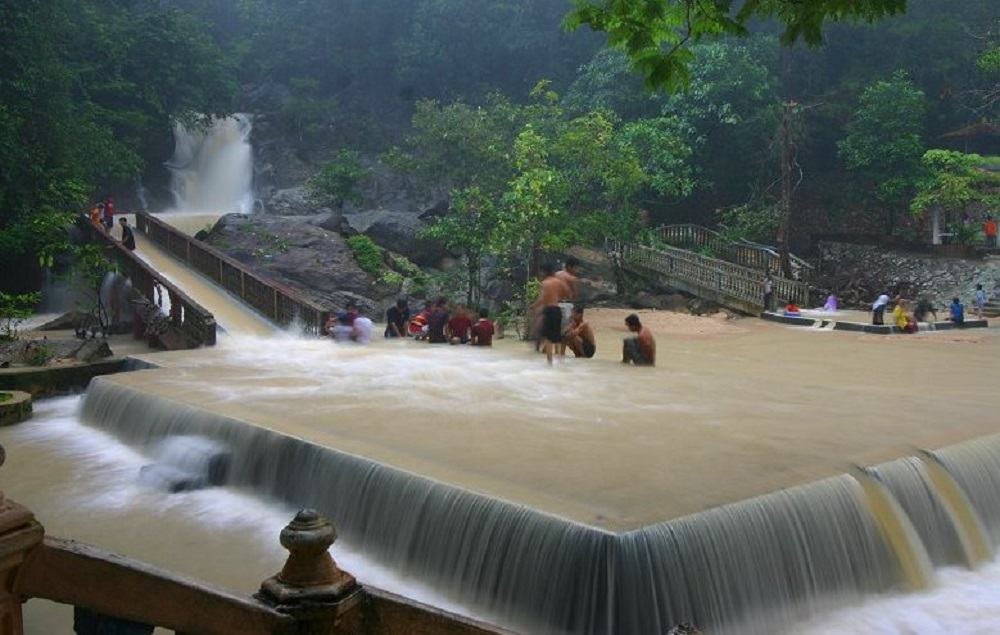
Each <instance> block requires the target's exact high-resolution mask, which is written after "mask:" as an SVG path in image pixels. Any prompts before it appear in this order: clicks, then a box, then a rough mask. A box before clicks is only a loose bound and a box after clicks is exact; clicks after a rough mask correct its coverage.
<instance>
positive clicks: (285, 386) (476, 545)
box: [83, 336, 1000, 633]
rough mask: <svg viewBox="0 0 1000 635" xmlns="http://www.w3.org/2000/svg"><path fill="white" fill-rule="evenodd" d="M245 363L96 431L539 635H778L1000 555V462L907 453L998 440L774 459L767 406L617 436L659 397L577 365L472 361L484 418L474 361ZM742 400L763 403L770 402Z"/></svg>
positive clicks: (178, 358)
mask: <svg viewBox="0 0 1000 635" xmlns="http://www.w3.org/2000/svg"><path fill="white" fill-rule="evenodd" d="M806 337H808V336H806ZM246 344H247V345H246V346H245V347H243V348H242V350H238V351H234V350H232V349H230V350H228V351H227V350H225V349H223V350H220V351H212V352H206V353H203V354H202V355H201V356H200V357H197V358H193V357H186V356H184V355H183V354H173V353H169V354H164V355H160V356H157V363H160V364H162V365H163V366H164V367H162V368H159V369H148V370H141V371H137V372H132V373H127V374H122V375H116V376H111V377H101V378H97V379H95V380H94V382H93V383H92V385H91V387H90V389H89V391H88V393H87V395H86V397H85V402H84V407H83V418H84V420H85V421H86V422H87V423H88V424H90V425H93V426H95V427H98V428H101V429H103V430H106V431H108V432H110V433H112V434H114V435H115V436H116V437H118V438H119V439H121V440H122V441H124V442H126V443H128V444H130V445H133V446H137V447H147V448H148V447H153V446H155V444H157V443H158V442H160V441H161V440H162V439H163V438H164V437H171V436H201V437H205V438H208V439H210V440H211V441H212V442H214V443H217V444H220V445H222V446H225V447H226V448H228V449H229V451H230V452H231V459H230V465H229V470H228V479H229V480H228V482H229V483H230V484H233V485H236V486H243V487H247V488H250V489H252V490H254V491H256V492H259V493H261V494H265V495H268V496H273V497H276V498H279V499H282V500H285V501H288V502H289V503H292V504H294V505H297V506H309V507H315V508H317V509H319V510H320V511H321V512H322V513H324V514H325V515H327V516H329V517H330V518H331V519H332V520H333V521H334V522H335V524H336V526H337V527H338V529H339V530H340V531H341V533H342V535H343V539H344V540H345V542H346V543H348V544H350V545H351V546H352V547H354V548H356V549H358V550H360V551H362V552H364V553H366V554H369V555H370V556H371V557H372V558H373V559H375V560H377V561H379V562H382V563H384V564H385V565H387V566H389V567H391V568H393V569H394V570H396V571H398V572H399V573H400V574H401V575H402V576H407V577H410V576H412V577H413V578H414V579H417V580H420V581H422V582H426V583H427V584H429V585H431V586H432V587H433V588H435V589H437V590H440V591H441V592H443V593H445V594H446V595H448V596H450V597H452V598H454V599H455V600H457V601H459V602H462V603H464V604H466V605H468V606H470V607H472V608H473V610H475V611H476V612H477V613H478V614H479V615H481V616H482V617H483V618H485V619H487V620H489V621H494V622H496V623H500V624H505V625H509V626H511V627H513V628H515V629H517V630H521V631H524V632H543V633H545V632H547V633H565V632H573V633H626V632H627V633H632V632H635V633H639V632H643V633H644V632H665V631H666V630H668V629H669V628H670V627H671V626H673V625H675V624H679V623H693V624H697V625H698V626H701V627H702V628H705V629H708V630H709V631H711V632H738V633H758V632H759V633H763V632H771V631H772V629H774V628H780V627H781V626H782V625H787V624H789V623H791V622H793V621H794V620H795V619H796V618H797V617H799V616H801V615H803V614H808V613H810V612H811V611H812V610H814V609H818V608H822V607H826V606H830V605H835V604H838V603H850V602H853V601H856V600H857V599H859V598H860V597H861V596H863V595H865V594H868V593H873V592H879V591H885V590H890V589H894V588H919V586H920V582H919V580H920V579H921V576H923V577H927V576H932V575H933V571H929V570H928V567H929V566H931V565H933V566H938V565H944V564H952V563H965V564H968V565H974V564H975V563H976V562H977V561H978V560H977V559H981V558H982V556H981V555H977V554H982V553H983V552H984V551H985V550H987V548H986V547H985V546H984V545H983V544H982V543H983V541H984V540H986V539H985V538H983V536H984V535H987V536H989V541H990V545H989V546H990V547H992V545H994V544H996V542H997V541H998V539H1000V512H997V511H996V510H998V509H1000V504H998V501H997V500H996V494H995V492H996V491H1000V487H997V482H1000V441H996V440H984V441H968V442H967V443H965V444H963V445H959V446H955V448H949V449H947V450H943V451H937V452H935V453H934V454H933V456H934V457H935V459H934V461H935V462H934V464H933V467H932V468H929V467H926V465H925V464H924V463H920V461H925V460H927V459H925V458H905V457H912V456H914V452H913V451H912V450H911V449H909V448H908V447H907V446H902V447H901V446H900V445H899V443H898V438H899V436H900V435H901V434H906V433H908V432H912V433H914V434H911V435H910V437H909V438H911V439H912V440H913V441H914V442H916V443H919V444H920V445H922V446H924V447H941V446H942V445H949V444H952V443H954V442H956V441H960V440H962V439H969V438H972V437H976V436H979V435H982V434H987V433H989V432H990V431H995V430H993V429H992V427H991V425H990V424H983V425H980V426H971V427H966V428H963V429H962V430H960V431H956V430H952V431H951V432H950V434H948V435H941V434H937V435H936V436H935V435H927V434H924V435H923V436H921V435H920V434H916V432H918V431H919V430H920V428H919V427H918V426H917V425H914V426H913V427H910V428H906V429H905V430H904V429H903V427H901V426H900V425H899V422H898V421H894V420H893V419H891V418H889V419H885V420H879V419H876V418H869V419H867V420H863V421H859V422H858V426H859V427H858V428H857V430H853V429H849V427H848V424H847V423H842V424H840V425H839V426H830V425H824V426H809V422H801V423H802V425H803V426H805V427H807V428H808V434H809V435H813V436H815V437H822V438H820V439H819V440H818V441H817V440H816V439H813V443H814V444H815V445H810V442H804V441H800V442H798V443H789V444H787V446H786V447H785V448H784V451H783V449H782V448H781V447H779V446H777V445H774V446H771V445H769V444H767V443H765V445H764V446H759V445H758V444H759V443H760V441H761V440H762V439H767V438H770V439H775V438H781V437H782V435H784V434H787V430H788V428H787V423H788V422H787V421H785V420H784V419H782V418H781V417H780V416H777V417H776V416H774V414H773V413H771V414H769V415H768V416H766V417H763V418H760V419H757V418H754V416H753V414H752V413H751V412H749V411H748V412H747V413H746V415H745V416H744V417H742V419H741V418H740V417H738V416H736V415H734V414H732V413H730V412H728V410H729V409H734V410H737V411H738V410H739V409H740V408H745V407H746V406H745V405H743V402H742V401H741V399H742V397H741V396H740V390H741V389H740V388H739V387H738V386H733V387H732V388H731V389H730V390H729V391H728V392H727V393H726V394H725V395H720V396H719V398H718V399H717V404H716V405H717V406H718V407H720V408H722V409H723V410H724V412H721V413H720V412H713V413H710V414H709V413H706V412H699V411H698V410H697V409H695V408H694V407H693V406H684V404H673V405H672V406H671V408H672V409H671V410H669V411H665V410H663V409H658V408H656V407H655V404H654V403H653V402H652V401H651V402H649V403H645V404H642V403H640V404H633V405H634V406H635V409H634V410H633V412H634V413H635V414H634V416H633V417H632V418H631V420H615V419H614V412H615V410H616V408H620V406H621V403H620V402H619V401H615V395H616V394H621V393H627V391H628V390H629V388H628V386H629V384H630V383H634V382H636V381H652V382H655V381H656V377H655V376H653V375H649V376H648V377H647V376H644V375H639V376H636V375H628V374H623V373H622V374H618V375H615V374H611V373H608V372H607V370H608V369H604V368H600V367H596V368H595V367H583V366H571V365H567V367H566V368H565V369H563V374H562V375H559V374H557V373H551V372H547V371H545V370H544V369H539V370H537V371H536V370H535V369H536V368H537V360H527V361H526V360H525V359H522V358H519V357H517V356H513V359H511V356H501V355H496V356H493V355H492V353H491V352H483V353H484V356H483V357H482V359H478V358H477V359H476V360H475V361H474V362H466V363H472V364H473V365H474V367H475V368H476V371H477V373H478V375H480V376H481V381H482V384H481V385H480V384H476V385H475V386H473V387H472V390H474V391H475V394H476V398H475V399H471V400H469V401H463V400H456V399H455V395H454V394H453V393H452V392H450V391H449V389H448V387H449V386H453V385H455V382H459V381H465V382H469V381H474V379H473V378H472V377H470V376H469V374H468V371H467V369H463V368H462V367H461V366H460V365H459V364H458V362H457V361H456V360H458V359H459V358H458V357H457V356H458V355H467V354H468V353H461V352H456V351H454V350H449V349H447V348H446V349H435V350H432V351H424V350H422V351H421V352H420V353H412V352H409V349H405V348H402V347H400V348H392V347H389V346H386V347H384V348H375V349H371V350H362V349H336V350H331V349H322V350H321V352H320V353H318V354H317V355H319V354H322V355H323V356H324V357H323V359H324V360H326V361H325V362H324V363H323V365H322V372H321V373H319V374H318V375H317V373H315V372H310V371H311V370H315V369H316V368H317V367H320V366H321V363H320V358H319V357H312V358H306V356H307V354H309V353H308V351H310V350H312V348H309V349H306V348H301V350H300V348H299V347H304V346H306V345H304V344H302V343H300V342H299V341H298V340H291V339H290V340H289V341H288V342H286V343H284V344H279V345H278V348H280V349H281V350H282V352H281V354H282V355H283V356H284V357H285V358H286V363H285V364H284V365H283V367H282V369H281V371H280V373H273V374H269V371H268V370H267V368H265V367H264V366H261V365H260V364H259V363H257V364H253V363H251V362H250V359H251V358H253V357H254V356H255V355H261V354H262V353H259V352H258V353H255V352H254V351H253V350H252V346H251V345H250V344H251V343H250V342H246ZM310 346H311V345H310ZM324 351H325V352H324ZM735 354H739V351H738V350H736V351H735ZM206 356H207V357H206ZM464 359H466V360H468V358H467V357H466V358H464ZM258 362H259V360H258ZM369 373H374V374H371V375H370V374H369ZM400 373H405V374H406V375H405V376H406V381H403V380H402V375H400ZM591 373H594V376H593V377H591V376H590V375H591ZM453 374H454V375H455V376H454V377H453V376H452V375H453ZM498 377H508V382H507V384H506V385H504V386H503V387H502V388H497V387H496V386H497V381H496V378H498ZM598 377H603V384H600V383H597V382H596V381H595V383H593V384H587V385H593V386H594V390H595V391H597V390H601V391H604V392H601V393H600V394H595V395H593V397H594V398H593V400H592V401H590V402H588V403H587V404H584V405H583V406H581V407H583V408H585V409H584V410H579V411H576V410H573V409H572V408H573V406H572V405H571V402H569V401H566V402H563V401H561V397H560V395H559V393H557V392H550V391H549V390H548V389H549V388H550V386H549V384H550V383H551V384H552V385H553V386H564V385H566V383H567V379H569V380H570V381H571V382H572V381H574V380H575V381H587V382H589V381H591V380H596V379H597V378H598ZM636 377H639V379H637V378H636ZM689 379H690V380H691V381H699V379H698V378H697V377H693V378H689ZM772 379H773V381H780V375H779V374H775V376H774V377H773V378H772ZM686 381H688V380H686V379H685V378H684V377H682V376H677V377H675V378H674V384H675V388H676V389H678V390H683V389H684V384H685V382H686ZM397 384H398V385H401V386H406V387H407V388H406V389H407V390H409V391H411V392H412V393H416V394H404V393H398V392H396V391H395V389H394V386H396V385H397ZM425 384H426V385H425ZM441 386H443V387H444V388H443V389H440V390H439V391H435V387H441ZM522 386H530V387H531V388H532V391H530V392H522V391H519V388H520V387H522ZM601 386H603V387H601ZM490 387H493V389H496V390H497V391H499V392H497V393H495V394H494V393H489V392H488V390H490ZM856 390H858V392H857V394H856V396H855V401H856V402H857V403H856V404H855V405H854V406H855V407H860V408H864V407H865V406H866V404H865V402H864V401H863V399H864V398H863V396H862V395H863V394H864V392H863V390H862V389H856ZM538 393H540V394H542V395H543V396H544V399H543V400H542V401H540V402H539V401H536V394H538ZM605 393H606V394H605ZM886 394H887V393H885V392H884V391H883V392H882V393H880V394H879V395H878V399H879V400H880V401H881V400H884V399H885V395H886ZM633 397H634V395H633ZM745 397H746V399H747V403H753V404H759V403H760V398H759V395H758V394H757V393H756V391H755V390H751V391H750V392H749V393H748V394H747V395H746V396H745ZM625 400H626V402H627V401H628V397H627V395H626V398H625ZM728 401H732V403H729V404H728V405H726V406H724V407H723V406H722V405H721V404H723V403H724V402H728ZM511 402H513V405H512V403H511ZM521 402H524V403H523V404H522V403H521ZM602 404H603V405H602ZM546 406H549V407H546ZM839 407H841V408H845V407H846V408H848V409H850V407H851V406H849V405H847V404H841V405H840V406H839ZM526 412H528V413H529V414H527V415H526V414H525V413H526ZM852 413H853V411H852ZM719 416H725V417H726V419H725V420H726V421H729V422H730V423H729V425H727V426H726V427H725V429H718V428H719V426H718V424H716V423H713V422H714V421H716V420H717V419H716V417H719ZM741 427H745V428H747V429H745V430H741V429H740V428H741ZM713 428H716V429H714V430H713ZM823 435H827V436H825V437H824V436H823ZM820 447H827V448H828V447H836V448H837V454H836V456H831V455H830V454H827V455H822V454H820V453H819V452H818V451H817V448H820ZM768 448H770V449H768ZM899 457H904V461H903V462H902V463H893V464H886V465H880V464H881V463H882V462H884V461H889V460H892V459H897V458H899ZM850 461H859V462H863V463H865V464H868V465H878V467H877V468H876V469H874V470H869V471H867V472H865V474H866V476H865V477H864V478H863V479H860V480H859V479H858V478H855V477H852V476H849V475H846V474H845V472H846V471H847V467H848V463H849V462H850ZM907 461H911V462H912V461H916V462H918V465H916V467H914V466H913V465H912V463H908V462H907ZM763 465H769V466H770V470H765V469H764V468H763V467H762V466H763ZM931 469H941V470H944V471H945V472H946V476H945V479H944V480H943V481H942V478H941V475H940V474H937V475H935V474H934V473H932V472H931V471H930V470H931ZM866 479H868V480H866ZM942 482H946V485H945V486H942V485H941V483H942ZM956 491H958V494H956ZM963 493H964V494H963ZM977 527H979V528H980V529H978V530H977ZM920 572H923V573H920ZM925 582H926V580H925Z"/></svg>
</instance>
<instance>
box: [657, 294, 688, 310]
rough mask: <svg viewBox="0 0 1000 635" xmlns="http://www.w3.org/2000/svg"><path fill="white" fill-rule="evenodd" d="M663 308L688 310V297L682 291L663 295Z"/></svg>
mask: <svg viewBox="0 0 1000 635" xmlns="http://www.w3.org/2000/svg"><path fill="white" fill-rule="evenodd" d="M663 308H664V309H666V310H668V311H675V312H679V313H687V312H688V297H687V296H686V295H684V294H683V293H668V294H667V295H665V296H663Z"/></svg>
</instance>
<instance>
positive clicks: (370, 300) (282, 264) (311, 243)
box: [206, 214, 379, 311]
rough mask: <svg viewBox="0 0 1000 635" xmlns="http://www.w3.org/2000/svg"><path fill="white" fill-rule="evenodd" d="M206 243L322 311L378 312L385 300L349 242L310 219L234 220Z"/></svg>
mask: <svg viewBox="0 0 1000 635" xmlns="http://www.w3.org/2000/svg"><path fill="white" fill-rule="evenodd" d="M206 242H208V243H209V244H211V245H213V246H215V247H216V248H218V249H221V250H222V251H224V252H225V253H227V254H228V255H230V256H232V257H233V258H235V259H236V260H239V261H240V262H242V263H244V264H246V265H249V266H250V267H251V268H252V269H255V270H257V271H260V273H261V274H262V275H265V276H267V277H268V278H271V279H272V280H274V281H275V282H278V283H280V284H284V285H287V286H289V287H292V288H294V289H297V290H299V291H300V292H301V293H302V294H303V295H304V296H306V297H309V298H311V299H312V300H313V301H315V302H317V303H319V304H320V305H322V306H327V307H330V308H334V309H335V308H339V307H343V306H344V305H345V304H346V303H347V302H349V301H355V302H358V304H359V306H360V307H361V308H362V309H364V310H367V311H373V310H374V308H375V306H376V300H377V299H379V298H377V297H376V296H377V294H376V292H375V284H374V282H375V281H373V280H372V278H371V276H369V275H368V274H367V273H365V272H364V271H363V270H361V268H360V267H358V265H357V263H356V262H355V260H354V254H353V252H352V251H351V248H350V247H349V246H348V245H347V243H346V241H345V240H344V237H343V236H341V235H340V234H339V233H337V232H334V231H328V230H326V229H324V228H322V227H319V226H317V225H314V224H312V223H311V222H305V219H301V218H295V219H293V218H284V217H276V216H269V215H264V214H256V215H250V216H248V215H245V214H228V215H226V216H224V217H223V218H222V219H220V221H219V222H218V223H217V224H216V226H215V227H214V228H213V229H212V232H211V233H210V234H209V236H208V239H207V241H206Z"/></svg>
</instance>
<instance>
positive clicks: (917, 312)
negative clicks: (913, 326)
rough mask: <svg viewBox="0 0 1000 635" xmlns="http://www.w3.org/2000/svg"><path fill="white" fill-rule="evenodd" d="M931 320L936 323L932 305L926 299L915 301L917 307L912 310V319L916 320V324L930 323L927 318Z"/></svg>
mask: <svg viewBox="0 0 1000 635" xmlns="http://www.w3.org/2000/svg"><path fill="white" fill-rule="evenodd" d="M928 316H930V317H932V318H933V321H934V322H937V320H938V316H937V309H935V308H934V304H933V303H932V302H931V301H930V300H928V299H927V298H920V299H919V300H917V306H916V308H915V309H913V317H914V318H916V320H917V322H930V321H931V320H928V319H927V317H928Z"/></svg>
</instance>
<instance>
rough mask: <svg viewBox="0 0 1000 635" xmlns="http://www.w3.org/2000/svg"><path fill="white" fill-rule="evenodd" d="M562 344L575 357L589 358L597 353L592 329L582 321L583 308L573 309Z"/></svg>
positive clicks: (576, 307)
mask: <svg viewBox="0 0 1000 635" xmlns="http://www.w3.org/2000/svg"><path fill="white" fill-rule="evenodd" d="M563 342H564V343H565V345H566V346H568V347H569V350H571V351H573V355H575V356H577V357H587V358H591V357H593V356H594V353H596V352H597V340H596V338H595V337H594V329H593V328H591V327H590V324H589V323H587V322H584V321H583V307H582V306H579V305H577V306H575V307H573V314H572V316H571V317H570V322H569V329H567V330H566V335H565V336H564V337H563Z"/></svg>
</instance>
